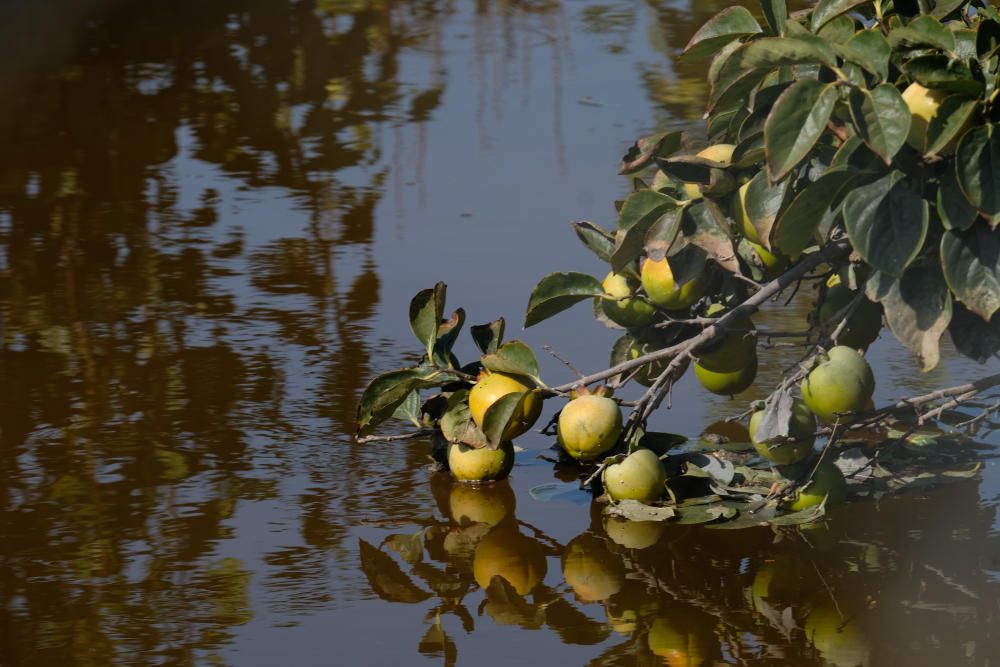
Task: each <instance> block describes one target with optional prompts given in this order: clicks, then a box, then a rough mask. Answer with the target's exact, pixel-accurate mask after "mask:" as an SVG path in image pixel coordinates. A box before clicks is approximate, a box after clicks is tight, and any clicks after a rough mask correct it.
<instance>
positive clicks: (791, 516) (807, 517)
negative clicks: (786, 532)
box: [768, 502, 826, 526]
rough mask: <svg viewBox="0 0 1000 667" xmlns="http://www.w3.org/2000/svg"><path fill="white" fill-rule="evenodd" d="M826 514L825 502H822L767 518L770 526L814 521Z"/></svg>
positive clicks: (797, 524)
mask: <svg viewBox="0 0 1000 667" xmlns="http://www.w3.org/2000/svg"><path fill="white" fill-rule="evenodd" d="M824 516H826V503H825V502H822V503H820V504H819V505H814V506H813V507H807V508H806V509H804V510H799V511H798V512H789V513H788V514H779V515H778V516H776V517H773V518H771V519H769V520H768V523H769V524H771V525H772V526H801V525H802V524H805V523H815V522H817V521H819V520H820V519H822V518H823V517H824Z"/></svg>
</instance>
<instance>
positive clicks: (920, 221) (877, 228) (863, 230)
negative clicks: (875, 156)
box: [843, 171, 929, 276]
mask: <svg viewBox="0 0 1000 667" xmlns="http://www.w3.org/2000/svg"><path fill="white" fill-rule="evenodd" d="M843 213H844V221H845V223H846V225H847V234H848V236H849V237H850V239H851V244H852V245H853V246H854V248H855V249H856V250H857V251H858V253H859V254H860V255H861V257H862V258H864V260H865V261H866V262H868V263H869V264H871V265H872V266H873V267H874V268H876V269H878V270H879V271H883V272H885V273H888V274H889V275H892V276H900V275H902V274H903V271H904V270H905V269H906V267H907V266H909V264H910V262H912V261H913V260H914V258H916V256H917V253H919V252H920V248H921V247H922V246H923V243H924V238H926V236H927V228H928V224H929V213H928V207H927V202H926V201H924V200H923V199H921V198H920V197H919V196H918V195H917V194H915V193H914V192H913V190H911V189H910V183H909V179H907V178H906V176H905V175H904V174H903V173H902V172H900V171H892V172H890V173H888V174H886V175H885V176H883V177H882V178H880V179H878V180H877V181H874V182H872V183H869V184H867V185H863V186H861V187H858V188H855V189H853V190H852V191H851V192H849V193H848V194H847V196H846V197H844V209H843Z"/></svg>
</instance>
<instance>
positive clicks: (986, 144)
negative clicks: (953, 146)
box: [955, 125, 1000, 225]
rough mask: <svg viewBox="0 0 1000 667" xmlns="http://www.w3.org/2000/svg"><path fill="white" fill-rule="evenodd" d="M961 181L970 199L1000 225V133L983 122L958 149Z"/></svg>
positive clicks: (963, 139)
mask: <svg viewBox="0 0 1000 667" xmlns="http://www.w3.org/2000/svg"><path fill="white" fill-rule="evenodd" d="M955 168H956V173H957V175H958V184H959V185H960V186H961V188H962V192H963V193H964V194H965V197H966V199H968V200H969V202H970V203H971V204H972V205H973V206H975V207H976V209H977V210H978V211H980V212H981V213H982V214H983V215H985V216H986V217H987V218H989V219H990V221H991V222H992V223H993V224H994V225H996V223H997V221H1000V133H998V132H996V131H995V126H994V125H980V126H978V127H975V128H973V129H971V130H969V131H968V132H966V133H965V135H964V136H963V137H962V140H961V141H960V142H959V144H958V149H957V150H956V152H955Z"/></svg>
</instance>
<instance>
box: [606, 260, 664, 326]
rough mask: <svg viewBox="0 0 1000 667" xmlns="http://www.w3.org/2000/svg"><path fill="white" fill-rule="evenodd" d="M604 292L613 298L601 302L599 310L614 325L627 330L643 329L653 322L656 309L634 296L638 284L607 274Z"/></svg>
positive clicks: (620, 276)
mask: <svg viewBox="0 0 1000 667" xmlns="http://www.w3.org/2000/svg"><path fill="white" fill-rule="evenodd" d="M602 285H603V287H604V291H605V292H607V293H608V294H609V295H610V296H613V297H615V299H617V300H616V301H612V300H610V299H602V300H601V310H602V311H604V314H605V315H607V316H608V319H609V320H611V321H612V322H614V323H615V324H620V325H621V326H623V327H627V328H636V327H644V326H646V325H647V324H649V323H650V322H652V321H653V316H654V315H655V314H656V309H655V308H653V306H651V305H649V304H648V303H646V302H645V301H644V300H642V299H640V298H638V297H636V296H635V292H636V290H637V289H638V288H639V282H638V281H636V280H634V279H631V278H626V277H625V276H623V275H620V274H617V273H614V272H612V273H609V274H608V275H607V277H606V278H605V279H604V282H603V283H602Z"/></svg>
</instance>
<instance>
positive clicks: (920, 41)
mask: <svg viewBox="0 0 1000 667" xmlns="http://www.w3.org/2000/svg"><path fill="white" fill-rule="evenodd" d="M889 44H890V45H891V46H892V47H893V48H896V49H900V48H923V47H930V48H932V49H940V50H942V51H948V52H951V51H954V50H955V36H954V34H952V32H951V31H950V30H948V28H946V27H944V26H943V25H941V22H940V21H938V20H937V19H935V18H934V17H932V16H927V15H923V16H918V17H917V18H915V19H913V20H912V21H910V22H909V23H908V24H906V25H905V26H902V27H896V28H893V29H892V31H890V32H889Z"/></svg>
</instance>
